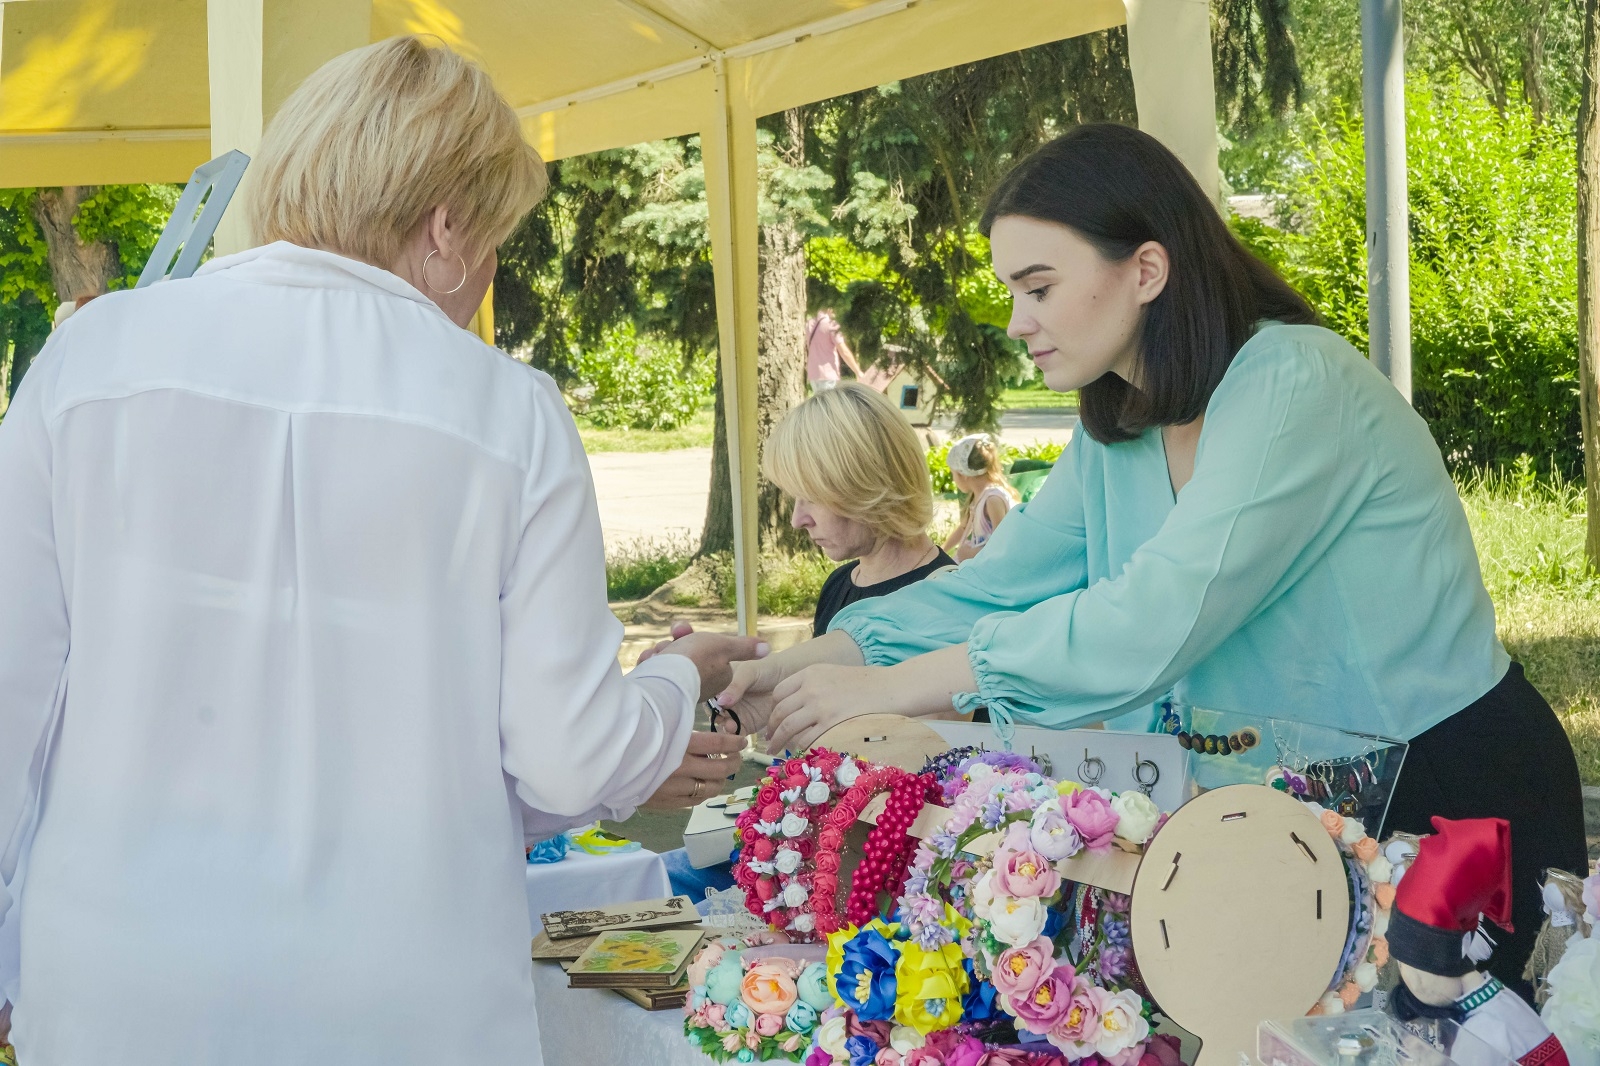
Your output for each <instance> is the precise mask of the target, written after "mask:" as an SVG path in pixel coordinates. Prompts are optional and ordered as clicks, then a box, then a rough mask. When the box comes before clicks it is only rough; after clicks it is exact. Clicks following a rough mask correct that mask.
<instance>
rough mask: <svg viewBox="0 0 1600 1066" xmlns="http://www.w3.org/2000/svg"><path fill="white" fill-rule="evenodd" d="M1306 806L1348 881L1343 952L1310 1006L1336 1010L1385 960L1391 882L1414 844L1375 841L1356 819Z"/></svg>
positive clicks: (1372, 980) (1372, 979) (1353, 998)
mask: <svg viewBox="0 0 1600 1066" xmlns="http://www.w3.org/2000/svg"><path fill="white" fill-rule="evenodd" d="M1306 808H1307V809H1308V810H1309V811H1310V812H1311V813H1312V814H1313V815H1315V816H1316V818H1317V821H1319V822H1320V823H1321V824H1322V828H1323V829H1324V830H1326V831H1327V833H1328V836H1329V837H1330V838H1332V840H1333V842H1334V844H1335V845H1336V846H1337V847H1338V848H1339V852H1340V854H1341V855H1342V856H1343V857H1344V863H1345V869H1346V872H1347V875H1348V877H1349V881H1350V930H1349V933H1348V934H1347V935H1346V938H1345V947H1344V952H1343V954H1342V955H1341V956H1340V959H1339V968H1338V970H1337V971H1336V973H1335V975H1334V979H1333V983H1332V984H1331V985H1329V988H1328V993H1327V995H1325V996H1323V997H1322V999H1321V1000H1320V1001H1318V1003H1317V1005H1316V1006H1315V1007H1313V1008H1312V1009H1311V1013H1312V1014H1339V1013H1342V1012H1344V1011H1346V1010H1348V1009H1350V1008H1351V1007H1352V1006H1354V1005H1355V1004H1356V1002H1357V1001H1358V1000H1359V999H1360V997H1361V995H1362V994H1363V993H1366V992H1371V991H1372V990H1373V989H1374V988H1375V987H1377V983H1378V969H1379V968H1380V967H1381V966H1383V965H1384V963H1386V962H1388V961H1389V944H1388V941H1386V940H1385V939H1384V933H1385V932H1386V931H1387V930H1388V928H1389V915H1390V911H1391V909H1392V908H1393V906H1394V886H1395V884H1396V883H1398V881H1399V880H1400V877H1401V876H1402V875H1404V873H1405V869H1406V867H1407V866H1409V865H1410V862H1411V860H1412V859H1413V858H1415V857H1416V848H1415V847H1414V846H1410V845H1408V843H1407V842H1406V841H1404V840H1399V839H1396V840H1391V841H1390V842H1389V843H1388V844H1387V845H1379V843H1378V842H1377V841H1376V840H1374V839H1373V838H1372V837H1370V836H1367V831H1366V827H1365V826H1363V825H1362V823H1361V822H1360V820H1358V819H1356V818H1348V817H1345V816H1343V815H1341V814H1339V813H1338V812H1337V811H1331V810H1328V809H1326V808H1324V807H1322V806H1321V805H1319V804H1316V803H1312V802H1309V801H1307V802H1306Z"/></svg>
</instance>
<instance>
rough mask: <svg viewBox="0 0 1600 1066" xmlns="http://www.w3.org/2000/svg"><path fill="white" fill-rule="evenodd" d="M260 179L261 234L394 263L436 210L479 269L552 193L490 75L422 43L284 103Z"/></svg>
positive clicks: (346, 60) (386, 46)
mask: <svg viewBox="0 0 1600 1066" xmlns="http://www.w3.org/2000/svg"><path fill="white" fill-rule="evenodd" d="M251 171H252V172H253V173H252V177H253V179H254V180H253V182H252V183H249V184H250V185H251V189H252V191H251V198H250V223H251V226H252V228H253V229H254V231H255V236H256V238H257V239H258V240H260V241H263V242H270V241H290V242H292V243H294V244H299V245H303V246H305V247H309V248H323V249H326V250H328V251H331V252H334V253H337V254H339V255H345V256H349V257H351V258H354V259H361V260H364V261H366V262H368V263H372V264H373V265H375V266H381V267H385V268H388V267H389V266H390V265H391V264H393V263H395V262H396V261H397V260H398V259H399V258H400V253H401V249H402V248H404V246H405V245H406V242H407V241H409V240H410V239H411V237H412V236H413V235H414V234H415V233H416V232H417V228H418V227H419V226H420V225H421V224H422V221H423V219H424V218H425V217H426V215H427V214H428V212H429V211H431V210H432V209H433V208H434V207H435V206H437V205H439V204H444V205H445V206H446V207H447V208H448V209H449V212H450V220H451V222H452V224H453V225H454V226H459V227H460V232H461V234H462V239H463V244H464V245H465V247H463V248H462V249H460V253H461V255H462V258H463V259H466V260H469V262H468V264H467V265H468V267H469V268H470V267H472V266H473V265H475V264H477V263H479V262H482V260H483V257H484V256H485V255H487V254H488V252H489V251H490V249H492V248H495V247H497V246H498V245H499V244H500V243H501V242H502V241H504V240H505V239H506V238H507V237H508V236H510V235H511V231H512V229H514V228H515V227H516V224H517V222H518V221H519V220H520V219H521V218H522V216H523V215H525V214H527V213H528V212H529V211H530V210H532V209H533V207H534V205H535V204H537V203H538V202H539V201H540V200H541V199H543V198H544V194H545V190H546V188H547V187H548V178H547V177H546V175H545V169H544V160H542V159H540V158H539V153H538V152H536V151H534V150H533V148H532V146H531V145H529V144H528V143H527V142H526V141H524V140H523V139H522V128H521V124H520V123H519V122H518V121H517V116H516V113H515V112H513V111H512V110H511V106H510V105H509V104H507V103H506V102H505V100H504V99H503V98H502V97H501V96H500V94H499V93H498V92H496V91H495V88H494V84H493V83H492V82H491V81H490V80H489V75H488V74H486V73H484V72H483V70H481V69H480V68H478V67H477V66H474V65H473V64H472V63H469V62H468V61H467V60H465V59H463V58H462V57H461V56H460V55H458V54H456V53H455V52H453V51H451V50H450V49H449V48H447V47H445V46H444V45H443V44H442V43H432V42H428V41H424V40H423V39H422V38H421V37H417V36H410V37H391V38H390V39H388V40H386V41H379V42H378V43H377V44H371V45H368V46H367V47H365V48H357V49H355V50H354V51H350V52H346V53H344V54H343V55H340V56H335V57H334V58H333V59H330V60H329V61H328V62H327V63H324V64H323V65H322V67H321V68H319V69H318V70H317V71H316V72H315V73H313V74H312V75H311V76H310V77H309V78H307V79H306V80H305V81H304V82H303V83H301V85H300V87H299V88H298V89H296V90H295V91H294V92H293V93H292V94H290V96H289V98H288V99H287V100H285V101H284V102H283V106H282V107H281V108H279V109H278V113H277V114H276V115H275V116H274V117H273V119H272V122H271V124H270V125H269V126H268V127H267V130H266V132H265V134H264V135H263V137H262V139H261V150H260V152H259V153H258V155H257V157H256V159H255V162H254V165H253V166H252V167H251ZM452 265H453V264H452Z"/></svg>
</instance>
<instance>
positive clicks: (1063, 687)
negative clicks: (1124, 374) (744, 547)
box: [830, 324, 1510, 739]
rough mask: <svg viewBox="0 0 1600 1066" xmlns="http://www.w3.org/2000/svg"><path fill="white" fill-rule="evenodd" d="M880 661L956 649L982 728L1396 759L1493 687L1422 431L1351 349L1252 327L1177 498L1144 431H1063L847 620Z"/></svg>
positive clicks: (1476, 596) (1440, 478)
mask: <svg viewBox="0 0 1600 1066" xmlns="http://www.w3.org/2000/svg"><path fill="white" fill-rule="evenodd" d="M830 629H835V630H842V631H844V632H845V633H847V634H849V636H850V637H851V639H853V640H854V641H855V642H856V643H857V644H858V645H860V647H861V651H862V653H863V655H864V656H865V658H866V661H867V662H868V663H869V664H871V665H888V664H892V663H897V662H901V661H902V660H905V659H909V658H911V657H912V656H915V655H920V654H922V653H924V652H928V651H933V650H936V649H938V648H942V647H947V646H949V645H952V644H960V643H962V642H966V644H967V645H968V649H969V656H970V659H971V662H972V672H973V675H974V676H975V677H976V679H977V686H978V687H977V691H976V692H974V693H967V694H964V695H961V696H958V697H957V698H956V701H955V702H956V706H957V708H958V709H960V710H970V709H972V708H974V707H977V706H987V707H988V708H989V709H990V713H991V715H993V716H994V717H995V719H996V721H997V722H1001V723H1004V722H1006V721H1008V720H1012V719H1015V720H1018V721H1023V722H1027V723H1031V724H1035V725H1043V726H1051V727H1055V728H1063V729H1064V728H1069V727H1073V726H1078V725H1082V724H1086V723H1090V722H1095V721H1105V720H1109V719H1115V722H1114V723H1113V725H1114V727H1115V728H1118V729H1143V730H1148V729H1150V728H1152V727H1153V726H1154V711H1153V706H1152V705H1153V704H1154V703H1155V702H1156V701H1158V700H1160V699H1162V698H1164V697H1166V696H1167V695H1169V694H1170V695H1171V697H1172V698H1173V699H1174V700H1175V701H1176V702H1178V703H1180V704H1188V705H1190V706H1194V707H1203V708H1206V709H1209V710H1217V711H1233V712H1241V713H1247V714H1254V715H1262V716H1267V717H1273V718H1283V719H1289V720H1294V721H1303V722H1311V723H1315V724H1319V725H1329V726H1336V727H1339V728H1343V729H1350V730H1355V731H1359V732H1367V733H1379V734H1383V735H1386V736H1392V737H1398V738H1401V739H1410V738H1412V737H1414V736H1416V735H1417V734H1418V733H1421V732H1423V731H1424V730H1426V729H1428V728H1429V727H1430V726H1433V725H1435V724H1437V723H1438V722H1440V721H1442V720H1443V719H1445V718H1447V717H1449V716H1450V715H1451V714H1454V713H1455V712H1456V711H1459V710H1461V709H1462V708H1464V707H1466V706H1467V705H1468V704H1470V703H1472V702H1473V701H1474V700H1476V699H1477V698H1478V697H1480V696H1482V695H1483V694H1484V693H1486V692H1487V691H1489V689H1491V688H1493V687H1494V685H1495V684H1496V683H1497V682H1498V681H1499V680H1500V678H1501V677H1502V676H1503V675H1504V674H1505V672H1506V669H1507V667H1508V666H1509V665H1510V659H1509V657H1508V656H1507V655H1506V652H1505V649H1504V648H1503V647H1501V645H1500V641H1499V640H1498V639H1497V638H1496V636H1495V624H1494V606H1493V604H1492V603H1490V601H1489V595H1488V593H1487V592H1486V591H1485V590H1484V587H1483V578H1482V576H1481V574H1480V573H1479V571H1478V558H1477V554H1476V552H1475V551H1474V549H1473V544H1472V535H1471V532H1470V530H1469V529H1468V527H1467V519H1466V514H1465V512H1464V510H1463V509H1462V506H1461V500H1460V497H1459V496H1458V495H1457V493H1456V488H1455V484H1454V483H1453V482H1452V481H1451V479H1450V477H1449V475H1448V474H1447V473H1446V472H1445V468H1444V463H1443V461H1442V459H1441V458H1440V455H1439V449H1438V447H1437V446H1436V445H1435V444H1434V442H1433V438H1432V437H1431V436H1430V435H1429V433H1428V428H1427V426H1426V425H1425V424H1424V423H1423V421H1422V419H1421V418H1420V417H1419V416H1418V415H1417V414H1416V412H1415V411H1413V410H1412V409H1411V407H1410V406H1409V405H1407V404H1406V402H1405V400H1404V399H1403V398H1402V397H1401V396H1400V394H1399V393H1398V392H1396V391H1395V389H1394V387H1393V386H1392V385H1390V384H1389V382H1388V380H1387V379H1386V378H1385V377H1384V376H1383V375H1382V374H1381V373H1380V372H1379V371H1378V370H1377V369H1375V368H1374V367H1373V366H1372V364H1371V363H1369V362H1368V361H1367V360H1366V359H1365V358H1363V357H1362V356H1361V354H1360V353H1359V352H1357V351H1356V350H1355V349H1354V348H1352V347H1351V346H1350V345H1349V344H1348V343H1347V342H1346V341H1345V340H1344V339H1343V338H1341V337H1339V336H1338V335H1337V334H1334V333H1332V332H1330V331H1328V330H1326V329H1322V328H1319V327H1315V326H1285V325H1279V324H1267V325H1264V326H1263V327H1262V328H1261V329H1259V330H1258V331H1257V332H1256V334H1255V335H1254V336H1253V337H1252V338H1251V339H1250V340H1249V342H1248V343H1246V344H1245V346H1244V347H1243V348H1241V349H1240V351H1239V353H1238V355H1237V356H1236V357H1235V358H1234V360H1233V363H1232V365H1231V366H1230V367H1229V368H1228V371H1227V374H1226V375H1225V376H1224V377H1223V380H1222V383H1221V384H1220V385H1219V386H1218V387H1217V390H1216V392H1215V393H1214V394H1213V395H1212V397H1211V402H1210V403H1209V404H1208V405H1207V407H1206V420H1205V426H1204V428H1203V429H1202V431H1201V434H1200V442H1199V447H1198V450H1197V452H1196V454H1195V466H1194V476H1193V478H1192V480H1190V482H1189V483H1188V484H1187V485H1185V486H1184V488H1183V491H1182V492H1179V493H1178V494H1177V496H1176V499H1174V496H1173V492H1172V487H1171V481H1170V479H1169V477H1168V473H1167V464H1166V454H1165V451H1164V448H1163V445H1162V438H1161V433H1160V431H1159V430H1158V429H1151V430H1149V431H1147V432H1145V433H1144V434H1143V435H1142V436H1140V437H1139V438H1138V439H1137V440H1132V441H1127V442H1125V443H1118V444H1109V445H1107V444H1100V443H1097V442H1096V441H1094V440H1093V439H1091V438H1090V437H1089V435H1088V434H1087V433H1084V432H1079V433H1076V434H1074V435H1073V440H1072V443H1071V445H1069V446H1068V448H1067V450H1066V451H1065V452H1064V453H1063V454H1062V457H1061V459H1060V461H1058V462H1057V463H1056V466H1055V469H1054V470H1052V471H1051V473H1050V476H1049V477H1048V478H1047V479H1046V481H1045V484H1044V486H1043V487H1042V488H1041V489H1040V490H1039V493H1038V495H1037V496H1035V497H1034V498H1033V499H1032V500H1031V501H1030V502H1029V503H1027V504H1025V505H1023V506H1021V507H1019V508H1017V509H1016V510H1014V511H1013V512H1012V513H1011V514H1010V516H1008V517H1007V518H1006V520H1005V522H1004V523H1002V524H1001V525H1000V527H999V528H998V529H997V530H995V533H994V535H993V537H991V538H990V540H989V544H988V546H987V547H985V548H984V550H983V552H982V554H980V555H978V556H977V557H975V558H973V559H971V560H969V561H967V562H966V563H964V564H963V565H962V566H961V567H959V568H958V569H956V570H953V571H947V572H945V573H942V574H938V575H935V576H934V577H931V578H929V579H927V580H924V581H920V582H918V583H917V584H915V585H911V586H909V587H907V588H905V589H902V590H900V591H898V592H895V593H892V594H890V595H888V596H884V597H881V598H878V599H873V600H864V601H862V602H859V603H856V604H854V605H852V606H850V607H848V608H846V609H845V610H843V611H841V612H840V613H839V614H838V615H837V616H836V617H835V618H834V620H833V623H832V625H831V626H830Z"/></svg>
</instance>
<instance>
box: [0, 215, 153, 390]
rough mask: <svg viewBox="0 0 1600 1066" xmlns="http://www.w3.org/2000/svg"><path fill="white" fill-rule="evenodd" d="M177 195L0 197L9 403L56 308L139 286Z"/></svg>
mask: <svg viewBox="0 0 1600 1066" xmlns="http://www.w3.org/2000/svg"><path fill="white" fill-rule="evenodd" d="M181 191H182V190H181V189H180V187H178V186H176V185H101V186H81V185H80V186H68V187H66V188H58V189H0V358H3V357H4V355H5V353H6V352H7V351H10V352H11V363H10V374H9V388H8V391H7V397H8V398H9V396H10V395H12V394H14V393H15V392H16V387H17V385H18V383H19V382H20V381H21V380H22V375H23V374H24V373H25V372H26V371H27V368H28V364H29V363H30V362H32V360H33V356H34V355H35V354H36V353H37V352H38V350H39V349H40V348H41V347H42V346H43V345H44V341H45V338H46V337H48V336H49V333H50V322H51V318H52V316H53V315H54V314H55V310H56V307H57V305H58V304H59V303H60V302H61V301H62V300H66V299H73V298H76V297H78V296H81V295H87V294H99V293H102V292H108V291H111V290H115V289H123V288H128V287H130V286H132V285H133V283H134V282H135V281H137V280H138V277H139V272H140V271H141V270H143V269H144V264H145V260H147V259H148V258H149V257H150V252H151V251H152V250H153V249H154V248H155V243H156V240H157V239H158V238H159V237H160V236H161V229H162V227H163V226H164V225H165V224H166V221H167V218H168V216H170V215H171V213H172V208H173V206H174V205H175V204H176V203H177V200H178V195H179V193H180V192H181Z"/></svg>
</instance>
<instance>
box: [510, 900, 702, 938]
mask: <svg viewBox="0 0 1600 1066" xmlns="http://www.w3.org/2000/svg"><path fill="white" fill-rule="evenodd" d="M539 921H540V924H541V925H543V926H544V931H545V932H546V933H548V934H549V935H550V939H551V940H570V939H571V938H572V937H575V936H593V935H594V934H596V933H601V932H605V931H606V930H610V929H660V928H663V927H666V926H673V925H688V924H695V925H698V924H699V922H700V915H699V913H698V912H697V911H696V910H695V909H694V901H693V900H691V899H690V898H689V897H688V896H669V897H667V898H666V899H645V900H640V901H638V902H637V903H617V904H613V905H612V906H609V907H595V908H593V909H592V910H582V911H552V912H550V913H549V914H545V915H541V916H540V919H539Z"/></svg>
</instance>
